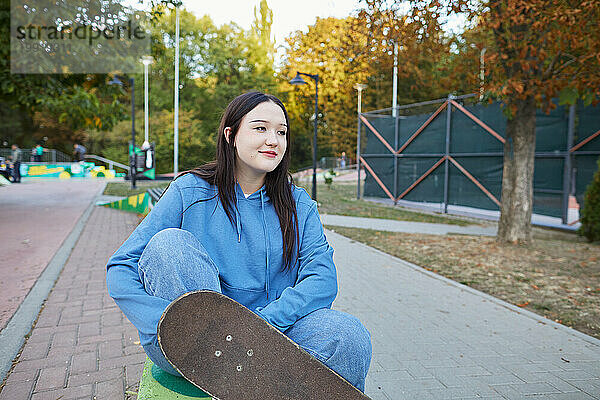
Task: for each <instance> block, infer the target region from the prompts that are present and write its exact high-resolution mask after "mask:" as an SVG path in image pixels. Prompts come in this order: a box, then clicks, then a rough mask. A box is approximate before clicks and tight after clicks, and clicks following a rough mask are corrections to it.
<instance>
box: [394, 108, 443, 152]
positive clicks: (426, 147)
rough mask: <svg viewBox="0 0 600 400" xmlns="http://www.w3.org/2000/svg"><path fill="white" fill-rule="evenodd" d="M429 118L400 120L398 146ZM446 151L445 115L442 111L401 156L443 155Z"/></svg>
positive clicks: (428, 115) (419, 117)
mask: <svg viewBox="0 0 600 400" xmlns="http://www.w3.org/2000/svg"><path fill="white" fill-rule="evenodd" d="M430 116H431V114H426V115H413V116H409V117H405V118H404V119H401V120H400V133H399V136H400V144H399V147H402V146H403V145H404V143H406V141H407V140H408V139H409V138H410V137H411V136H412V135H413V134H414V133H415V132H416V131H417V129H419V128H420V127H421V126H422V125H423V124H424V123H425V121H427V119H428V118H429V117H430ZM445 149H446V113H445V111H442V112H441V113H439V114H438V115H437V116H436V117H435V119H434V120H433V121H431V122H430V123H429V125H427V127H426V128H425V129H423V131H422V132H421V133H420V134H419V136H417V137H416V138H415V139H414V140H413V141H412V142H410V144H409V145H408V147H407V148H406V149H404V151H403V152H402V154H428V153H444V151H445Z"/></svg>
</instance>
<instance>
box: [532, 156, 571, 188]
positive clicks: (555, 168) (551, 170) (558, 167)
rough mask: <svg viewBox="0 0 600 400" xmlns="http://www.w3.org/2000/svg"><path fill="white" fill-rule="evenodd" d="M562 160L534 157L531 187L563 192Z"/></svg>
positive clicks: (563, 163) (563, 160)
mask: <svg viewBox="0 0 600 400" xmlns="http://www.w3.org/2000/svg"><path fill="white" fill-rule="evenodd" d="M564 167H565V159H564V158H547V157H536V159H535V164H534V170H533V187H534V188H535V189H540V190H560V191H562V190H563V172H564Z"/></svg>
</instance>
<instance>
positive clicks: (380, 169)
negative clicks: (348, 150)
mask: <svg viewBox="0 0 600 400" xmlns="http://www.w3.org/2000/svg"><path fill="white" fill-rule="evenodd" d="M363 158H364V159H365V161H366V162H367V163H368V164H369V166H370V167H371V168H372V169H373V171H375V174H377V177H378V178H379V179H380V180H381V181H382V182H383V184H384V185H385V186H386V187H387V188H388V190H389V191H390V192H392V191H393V187H394V162H393V160H394V158H393V156H392V155H391V154H390V156H389V157H363ZM363 194H364V196H367V197H385V198H388V195H387V194H386V193H385V191H384V190H383V189H382V188H381V187H380V186H379V184H378V183H377V181H376V180H375V178H373V176H372V175H371V174H370V173H368V172H367V176H366V178H365V189H364V193H363Z"/></svg>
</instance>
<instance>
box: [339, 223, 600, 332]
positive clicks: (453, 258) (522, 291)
mask: <svg viewBox="0 0 600 400" xmlns="http://www.w3.org/2000/svg"><path fill="white" fill-rule="evenodd" d="M328 229H331V230H334V231H335V232H337V233H339V234H341V235H344V236H346V237H348V238H351V239H353V240H356V241H358V242H362V243H365V244H367V245H369V246H372V247H375V248H377V249H379V250H382V251H384V252H386V253H388V254H391V255H394V256H396V257H399V258H402V259H404V260H406V261H409V262H411V263H413V264H416V265H419V266H421V267H423V268H425V269H427V270H429V271H433V272H435V273H437V274H440V275H442V276H445V277H447V278H449V279H452V280H454V281H457V282H460V283H462V284H465V285H468V286H470V287H473V288H475V289H477V290H480V291H482V292H485V293H488V294H490V295H492V296H495V297H498V298H500V299H502V300H505V301H507V302H509V303H512V304H515V305H517V306H519V307H524V308H526V309H528V310H530V311H533V312H535V313H537V314H539V315H543V316H545V317H546V318H549V319H552V320H554V321H557V322H560V323H562V324H564V325H567V326H570V327H573V328H575V329H577V330H579V331H581V332H584V333H586V334H588V335H591V336H594V337H596V338H599V339H600V244H597V243H596V244H592V243H587V242H585V241H583V239H578V238H577V237H573V238H572V239H571V240H556V239H552V240H544V239H535V240H534V241H533V243H532V244H530V245H528V246H516V245H500V244H498V243H496V240H495V238H493V237H480V236H466V235H447V236H438V235H424V234H407V233H395V232H382V231H374V230H369V229H355V228H344V227H338V226H330V227H328Z"/></svg>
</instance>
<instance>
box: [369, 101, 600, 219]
mask: <svg viewBox="0 0 600 400" xmlns="http://www.w3.org/2000/svg"><path fill="white" fill-rule="evenodd" d="M474 100H475V95H465V96H457V97H453V96H449V97H448V98H447V99H439V100H432V101H428V102H423V103H416V104H410V105H406V106H400V107H397V108H396V113H395V115H390V113H391V111H392V110H391V109H385V110H377V111H371V112H365V113H361V114H360V115H359V124H358V129H359V131H358V141H359V143H358V149H359V150H358V154H357V155H358V159H359V162H360V163H361V164H362V166H364V168H365V170H366V171H367V176H366V179H365V188H364V195H365V196H372V197H389V198H390V199H392V200H393V201H394V202H398V201H399V200H410V201H416V202H428V203H441V204H443V206H444V212H447V211H448V205H449V204H451V205H458V206H467V207H475V208H481V209H487V210H499V209H500V196H501V192H502V169H503V160H504V151H503V146H504V143H505V141H506V136H505V130H506V118H505V116H504V114H503V113H502V109H501V107H500V104H499V103H493V104H490V105H485V104H478V103H476V102H474ZM363 130H364V132H365V133H364V135H363V134H362V131H363ZM599 137H600V107H592V106H589V107H585V106H584V105H583V104H582V103H578V104H577V105H574V106H571V107H568V106H557V107H556V108H555V109H554V110H552V111H551V112H550V114H549V115H547V114H545V113H543V112H541V111H538V112H537V115H536V150H535V170H534V183H533V186H534V199H533V200H534V204H533V211H534V212H535V213H536V214H541V215H548V216H553V217H561V218H562V220H563V223H567V216H568V199H569V195H574V196H575V197H576V198H577V201H578V203H579V204H583V195H584V193H585V189H586V187H587V185H588V184H589V183H590V182H591V180H592V177H593V174H594V172H595V171H596V169H597V166H596V160H597V159H598V156H599V155H600V139H599ZM358 184H359V185H360V181H359V183H358Z"/></svg>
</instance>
